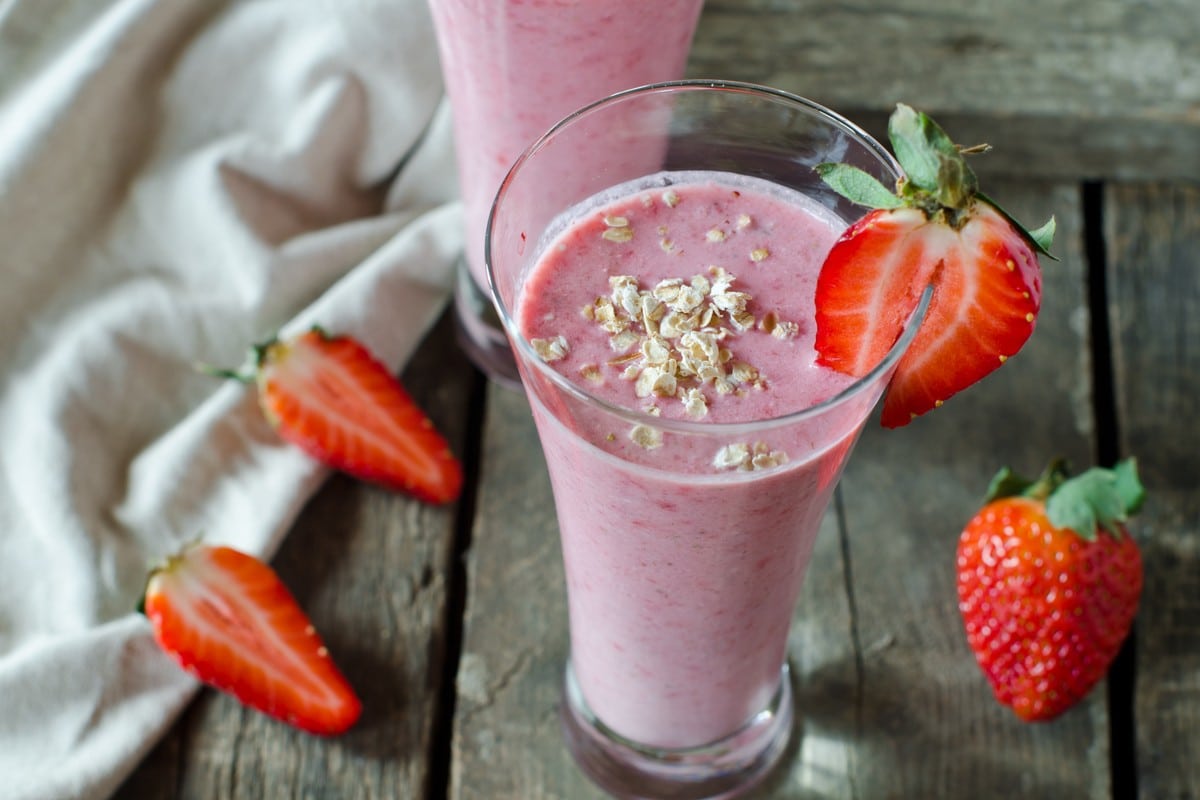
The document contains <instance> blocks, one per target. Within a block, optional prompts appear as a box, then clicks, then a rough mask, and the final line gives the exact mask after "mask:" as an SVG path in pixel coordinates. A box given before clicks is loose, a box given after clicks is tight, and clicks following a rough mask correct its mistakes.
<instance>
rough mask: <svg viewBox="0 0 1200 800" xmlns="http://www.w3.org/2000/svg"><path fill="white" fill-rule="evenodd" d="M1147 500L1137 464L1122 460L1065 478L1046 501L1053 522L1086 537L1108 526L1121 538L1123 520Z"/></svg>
mask: <svg viewBox="0 0 1200 800" xmlns="http://www.w3.org/2000/svg"><path fill="white" fill-rule="evenodd" d="M1144 499H1145V490H1144V489H1143V488H1142V485H1141V482H1140V481H1139V480H1138V477H1137V469H1136V466H1135V465H1134V464H1133V463H1132V462H1130V461H1126V462H1122V463H1121V464H1120V465H1118V467H1117V468H1115V469H1105V468H1103V467H1093V468H1091V469H1089V470H1087V471H1086V472H1084V473H1083V474H1081V475H1078V476H1076V477H1074V478H1071V479H1070V480H1067V481H1064V482H1063V483H1062V485H1061V486H1059V487H1058V488H1057V489H1056V490H1055V491H1054V492H1053V493H1052V494H1051V495H1050V497H1049V498H1047V500H1046V517H1047V518H1048V519H1049V520H1050V523H1051V524H1052V525H1055V526H1057V527H1059V528H1070V529H1071V530H1073V531H1075V532H1076V533H1078V534H1079V535H1080V536H1082V537H1083V538H1084V539H1087V540H1088V541H1091V540H1093V539H1095V538H1096V531H1097V530H1099V529H1101V528H1102V529H1104V530H1106V531H1108V532H1109V533H1111V534H1112V535H1113V536H1117V537H1120V536H1121V534H1122V523H1124V522H1126V521H1127V520H1128V519H1129V517H1130V516H1131V515H1132V514H1133V513H1135V512H1136V511H1137V510H1138V509H1139V508H1140V507H1141V505H1142V502H1143V500H1144Z"/></svg>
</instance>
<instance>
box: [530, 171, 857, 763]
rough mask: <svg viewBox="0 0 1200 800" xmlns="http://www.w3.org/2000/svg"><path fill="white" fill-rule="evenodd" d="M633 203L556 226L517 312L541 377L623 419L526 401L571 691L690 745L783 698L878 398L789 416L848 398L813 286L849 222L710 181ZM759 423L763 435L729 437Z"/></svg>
mask: <svg viewBox="0 0 1200 800" xmlns="http://www.w3.org/2000/svg"><path fill="white" fill-rule="evenodd" d="M668 184H669V185H668ZM639 187H640V188H631V187H629V186H625V187H621V188H618V189H616V190H614V191H613V192H611V193H608V194H607V196H606V197H605V198H600V199H597V200H594V201H592V202H591V203H590V204H585V205H584V207H583V208H584V210H583V211H582V212H580V211H576V212H572V213H569V214H568V215H567V217H566V219H567V220H568V221H567V222H564V223H562V224H560V225H558V227H557V232H555V229H554V228H552V230H551V232H550V233H549V234H548V237H549V239H548V243H545V248H544V251H543V253H542V255H541V257H540V259H539V260H538V261H537V263H536V264H535V266H534V267H533V268H532V270H531V272H530V274H529V275H528V276H527V279H526V282H525V284H524V290H523V292H522V295H521V297H520V299H519V301H518V304H517V309H516V315H515V316H516V318H517V322H518V325H519V327H520V329H521V331H522V333H523V335H524V337H525V338H526V339H528V340H529V341H531V342H532V343H533V344H534V346H535V349H536V350H537V351H538V353H539V355H540V357H541V358H543V360H545V361H546V362H547V363H548V364H549V365H550V366H551V367H552V368H553V369H555V370H557V371H559V372H560V373H561V374H562V375H564V376H566V377H568V378H569V379H570V380H571V381H573V382H574V383H576V384H577V385H578V386H580V387H581V388H583V389H584V390H585V391H586V392H588V393H590V394H591V395H592V396H594V397H597V398H600V399H601V400H603V401H605V402H607V403H611V404H613V405H614V406H618V407H621V408H624V409H630V410H632V411H631V412H630V413H628V415H627V416H621V415H619V414H602V413H597V412H594V411H589V410H588V409H589V408H591V407H590V406H588V405H587V404H581V403H578V402H576V401H575V400H573V399H571V398H570V397H569V396H568V395H566V394H564V393H562V392H559V393H558V395H557V396H556V395H555V394H554V393H553V392H544V391H538V390H536V389H534V390H531V391H530V392H529V394H530V397H531V402H532V404H533V410H534V414H535V417H536V418H537V422H538V426H539V434H540V436H541V439H542V443H543V447H544V449H545V453H546V460H547V464H548V467H549V471H550V477H551V480H552V482H553V485H554V491H555V500H556V505H557V508H558V515H559V522H560V527H561V534H562V545H563V555H564V561H565V565H566V574H567V584H568V598H569V606H570V623H571V624H570V628H571V659H572V666H573V669H574V671H575V674H576V677H577V679H578V682H579V685H580V688H581V690H582V692H583V695H584V697H585V699H586V701H587V703H588V705H589V706H590V707H591V709H592V710H593V711H594V712H595V713H596V714H597V716H598V717H599V718H600V719H601V721H603V722H604V723H605V724H606V725H608V726H609V727H610V728H612V729H613V730H615V731H616V732H617V733H619V734H621V735H623V736H625V737H628V738H630V739H632V740H634V741H636V742H639V743H642V744H646V745H652V746H660V747H690V746H698V745H703V744H707V743H710V742H713V741H716V740H719V739H721V738H723V737H725V736H727V735H729V734H731V733H732V732H734V731H736V730H737V729H738V728H740V727H741V726H742V725H744V724H745V723H746V722H747V721H748V720H749V718H750V717H751V716H752V715H754V714H755V713H757V712H758V711H760V710H761V709H763V708H764V707H765V706H766V705H767V704H768V702H769V701H770V699H771V696H772V695H773V693H774V692H775V691H776V690H777V688H778V686H779V679H780V668H781V666H782V664H783V661H784V657H785V652H786V647H787V636H788V630H789V626H790V622H791V617H792V612H793V609H794V607H795V603H796V597H797V595H798V593H799V589H800V584H801V581H802V579H803V576H804V572H805V569H806V566H807V563H808V559H809V556H810V554H811V551H812V546H813V541H814V539H815V537H816V534H817V530H818V527H819V526H820V521H821V518H822V516H823V515H824V512H825V508H826V505H827V503H828V500H829V497H830V494H831V492H832V490H833V487H834V485H835V483H836V481H837V478H838V475H839V474H840V471H841V468H842V465H843V463H844V461H845V458H846V456H847V455H848V453H849V450H850V448H851V446H852V444H853V442H854V439H855V438H856V436H857V434H858V431H859V430H860V429H861V426H862V423H863V421H864V419H865V417H866V415H867V414H868V413H869V411H870V409H871V407H872V406H873V404H874V402H875V399H876V397H877V394H878V393H877V392H863V393H862V396H861V397H859V396H855V398H854V399H853V400H851V401H848V402H846V403H844V404H840V405H837V406H835V407H834V408H833V409H832V410H829V411H828V412H826V413H822V414H818V415H807V416H803V417H801V418H799V419H797V418H796V417H794V416H793V417H791V418H790V419H789V418H787V416H786V415H789V414H792V413H793V412H797V411H801V410H803V409H805V408H808V407H810V406H812V405H814V404H816V403H819V402H821V401H824V400H827V399H829V398H831V397H833V396H834V395H837V394H838V393H839V392H841V391H842V390H844V389H846V388H847V387H848V385H849V383H850V380H849V379H848V378H847V377H845V376H843V375H841V374H838V373H835V372H832V371H830V370H827V369H825V368H823V367H821V366H819V365H817V364H816V363H815V353H814V350H813V337H814V323H813V316H814V311H813V302H814V301H813V295H814V291H815V284H816V275H817V272H818V270H819V267H820V265H821V262H822V261H823V259H824V256H825V254H826V253H827V252H828V250H829V248H830V246H831V245H832V243H833V242H834V240H835V239H836V237H837V236H838V234H839V232H840V231H841V230H842V229H843V228H844V225H845V222H844V221H842V220H840V219H837V218H836V217H834V216H832V215H831V214H830V212H828V211H826V210H824V209H823V208H822V207H821V206H819V205H817V204H816V203H814V202H812V201H810V200H807V199H805V198H804V197H802V196H800V195H799V194H796V193H792V192H788V191H786V190H784V189H782V188H780V187H776V186H774V185H772V184H767V183H765V182H762V181H752V180H749V179H745V178H739V177H734V176H730V175H724V174H720V173H684V174H670V173H663V174H660V175H657V176H653V177H651V178H649V179H646V180H645V181H642V182H640V184H639ZM526 380H527V381H537V380H538V378H537V376H536V375H532V374H527V375H526ZM531 386H532V384H531ZM868 395H869V396H868ZM547 398H552V399H550V400H547ZM553 398H557V399H553ZM639 412H640V413H639ZM756 420H775V421H774V422H771V423H766V424H763V425H757V426H741V427H740V428H739V427H738V426H736V425H732V423H738V422H751V421H756ZM712 423H723V424H717V425H714V424H712Z"/></svg>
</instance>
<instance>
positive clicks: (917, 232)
mask: <svg viewBox="0 0 1200 800" xmlns="http://www.w3.org/2000/svg"><path fill="white" fill-rule="evenodd" d="M888 137H889V139H890V140H891V142H892V149H893V150H894V152H895V154H896V159H897V161H898V162H899V163H900V167H901V169H902V170H903V174H902V175H901V177H900V179H899V180H898V181H897V183H896V191H895V193H893V192H891V191H890V190H888V189H887V188H886V187H884V186H883V185H882V184H881V183H879V181H877V180H876V179H875V178H874V177H872V176H870V175H868V174H867V173H865V172H863V171H862V170H860V169H858V168H857V167H852V166H850V165H848V164H821V165H819V166H818V167H817V171H818V173H819V174H820V175H821V178H822V179H823V180H824V181H825V182H826V183H827V184H829V186H831V187H832V188H833V189H834V190H835V191H837V192H838V193H839V194H841V195H842V196H844V197H846V198H847V199H849V200H851V201H853V202H855V203H857V204H859V205H863V206H867V207H869V208H871V209H873V210H872V211H870V212H869V213H867V214H866V216H864V217H863V218H861V219H860V220H858V221H857V222H855V223H854V224H853V225H851V226H850V227H849V228H847V229H846V231H845V232H844V233H843V234H842V236H841V237H840V238H839V239H838V241H837V242H836V243H835V244H834V246H833V248H832V250H830V252H829V255H828V256H827V257H826V259H825V263H824V265H823V266H822V268H821V273H820V276H819V277H818V280H817V292H816V322H817V335H816V350H817V361H818V363H821V364H824V365H825V366H828V367H831V368H833V369H836V370H838V371H840V372H844V373H847V374H849V375H854V376H862V375H865V374H866V373H867V372H869V371H870V370H871V369H872V368H873V367H874V366H875V365H876V364H878V363H879V362H880V361H882V360H883V358H884V356H885V355H886V354H887V352H888V350H890V349H891V347H892V346H893V345H894V344H895V343H896V341H897V340H898V339H899V338H900V336H901V334H902V333H903V330H904V326H905V323H906V322H907V320H908V318H909V316H910V315H911V314H912V312H913V310H914V309H915V308H916V307H917V304H918V302H919V301H920V298H921V294H922V292H923V291H924V290H925V288H926V287H928V286H932V287H933V293H932V297H931V299H930V302H929V307H928V310H927V312H926V314H925V318H924V319H923V320H922V322H921V324H920V328H919V329H918V331H917V333H916V336H915V337H914V338H913V341H912V343H911V345H910V346H909V348H908V350H907V352H906V353H905V354H904V356H903V357H902V358H901V359H900V362H899V364H898V365H897V367H896V372H895V375H894V376H893V378H892V380H891V383H890V384H889V385H888V389H887V394H886V396H885V397H884V401H883V412H882V417H881V421H882V424H883V425H884V426H886V427H889V428H895V427H899V426H902V425H906V424H908V423H909V422H910V421H911V420H913V419H914V418H916V417H917V416H919V415H921V414H924V413H925V412H927V411H929V410H930V409H933V408H936V407H938V406H940V405H941V404H942V402H943V401H944V400H946V399H947V398H949V397H950V396H951V395H953V394H955V393H957V392H958V391H960V390H962V389H965V388H966V387H968V386H970V385H971V384H973V383H975V382H976V381H978V380H980V379H981V378H983V377H984V376H985V375H987V374H988V373H990V372H992V371H993V370H994V369H996V368H997V367H999V366H1000V365H1001V364H1003V363H1004V362H1005V361H1006V360H1007V359H1008V358H1009V357H1010V356H1012V355H1014V354H1015V353H1016V352H1017V351H1018V350H1020V349H1021V347H1022V345H1024V344H1025V342H1026V340H1027V339H1028V338H1029V336H1030V335H1031V334H1032V333H1033V329H1034V325H1035V324H1036V321H1037V315H1038V311H1039V309H1040V307H1041V293H1042V286H1041V267H1040V265H1039V264H1038V254H1039V253H1040V254H1042V255H1046V256H1048V257H1050V258H1053V256H1052V255H1050V252H1049V247H1050V242H1051V240H1052V239H1053V236H1054V228H1055V222H1054V218H1053V217H1051V218H1050V220H1049V221H1048V222H1047V223H1046V224H1045V225H1043V226H1042V227H1041V228H1039V229H1038V230H1036V231H1032V232H1031V231H1028V230H1026V229H1025V228H1024V227H1022V226H1021V225H1020V224H1019V223H1018V222H1016V221H1015V220H1014V219H1013V218H1012V217H1010V216H1009V215H1008V214H1007V213H1005V212H1004V211H1003V210H1001V209H1000V208H999V207H998V206H997V205H996V204H995V203H994V202H992V201H991V200H990V199H989V198H988V197H986V196H985V195H984V194H983V193H981V192H980V191H979V185H978V180H977V179H976V177H975V174H974V173H973V172H972V171H971V169H970V167H968V166H967V163H966V158H965V156H966V155H967V154H971V153H976V152H982V151H983V150H985V149H986V146H981V147H973V148H969V149H963V148H960V147H959V146H957V145H955V144H954V143H953V142H952V141H951V140H950V138H949V137H948V136H947V135H946V134H945V132H944V131H943V130H942V129H941V128H940V127H938V125H937V124H936V123H935V122H933V120H931V119H930V118H929V117H927V116H926V115H925V114H923V113H920V112H917V111H914V110H913V109H912V108H910V107H908V106H906V105H903V104H901V105H898V106H897V108H896V111H895V112H894V113H893V114H892V116H891V119H890V120H889V122H888Z"/></svg>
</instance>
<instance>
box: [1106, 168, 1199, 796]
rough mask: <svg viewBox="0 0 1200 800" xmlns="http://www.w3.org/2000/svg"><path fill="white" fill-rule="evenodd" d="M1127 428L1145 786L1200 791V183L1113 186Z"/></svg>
mask: <svg viewBox="0 0 1200 800" xmlns="http://www.w3.org/2000/svg"><path fill="white" fill-rule="evenodd" d="M1104 218H1105V223H1106V224H1105V233H1106V247H1107V262H1108V285H1109V309H1110V320H1111V330H1112V337H1113V340H1114V348H1113V349H1114V361H1115V363H1114V372H1115V381H1116V387H1117V392H1116V393H1117V400H1118V428H1119V430H1120V432H1121V449H1122V451H1123V455H1131V456H1136V457H1137V458H1138V463H1139V467H1140V470H1141V473H1142V479H1143V482H1144V483H1145V484H1146V486H1147V489H1148V491H1149V492H1150V495H1149V500H1148V502H1147V505H1146V507H1145V509H1144V511H1143V514H1142V515H1141V516H1140V517H1139V520H1138V522H1137V526H1136V530H1137V532H1138V536H1139V540H1140V542H1141V545H1142V548H1143V555H1144V558H1145V569H1146V584H1145V590H1144V594H1143V598H1142V605H1141V609H1140V610H1139V612H1138V617H1137V621H1136V623H1135V630H1136V633H1137V638H1136V642H1137V644H1136V652H1137V672H1136V690H1135V709H1134V717H1135V720H1136V723H1137V766H1138V786H1139V794H1140V795H1141V796H1143V797H1147V798H1152V797H1180V798H1182V797H1192V798H1195V797H1200V768H1197V765H1196V754H1197V753H1200V421H1198V416H1197V412H1200V399H1197V398H1200V276H1198V273H1197V269H1196V268H1197V256H1196V254H1197V253H1198V252H1200V187H1197V186H1173V187H1170V186H1162V185H1150V184H1136V185H1118V186H1112V187H1108V188H1107V190H1106V193H1105V205H1104Z"/></svg>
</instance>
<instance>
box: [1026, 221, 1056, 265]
mask: <svg viewBox="0 0 1200 800" xmlns="http://www.w3.org/2000/svg"><path fill="white" fill-rule="evenodd" d="M1057 229H1058V222H1057V221H1056V220H1055V219H1054V217H1050V219H1048V220H1046V223H1045V224H1044V225H1042V227H1040V228H1038V229H1036V230H1032V231H1026V234H1028V236H1029V239H1030V241H1032V242H1033V244H1034V245H1035V247H1036V248H1037V250H1038V252H1040V253H1042V254H1044V255H1047V256H1050V258H1054V256H1053V255H1050V245H1051V244H1052V243H1053V242H1054V232H1055V231H1056V230H1057ZM1054 260H1055V261H1057V260H1058V259H1057V258H1054Z"/></svg>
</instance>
